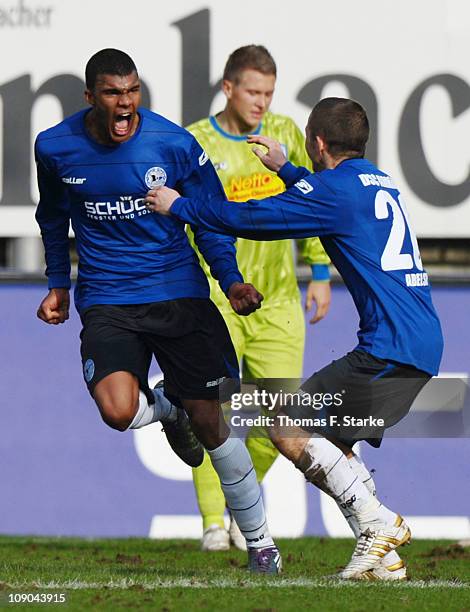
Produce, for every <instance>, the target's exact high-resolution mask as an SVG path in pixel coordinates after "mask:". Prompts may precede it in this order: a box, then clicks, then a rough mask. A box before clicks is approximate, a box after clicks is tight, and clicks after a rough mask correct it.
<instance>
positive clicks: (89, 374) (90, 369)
mask: <svg viewBox="0 0 470 612" xmlns="http://www.w3.org/2000/svg"><path fill="white" fill-rule="evenodd" d="M94 375H95V362H94V361H93V359H87V360H86V361H85V363H84V364H83V376H84V377H85V380H86V381H87V383H89V382H90V381H91V379H92V378H93V376H94Z"/></svg>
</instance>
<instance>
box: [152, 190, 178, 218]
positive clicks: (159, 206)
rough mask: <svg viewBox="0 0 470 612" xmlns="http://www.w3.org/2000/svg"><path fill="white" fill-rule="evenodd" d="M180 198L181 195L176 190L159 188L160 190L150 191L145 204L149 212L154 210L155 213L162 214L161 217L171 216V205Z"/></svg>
mask: <svg viewBox="0 0 470 612" xmlns="http://www.w3.org/2000/svg"><path fill="white" fill-rule="evenodd" d="M179 197H180V194H179V193H178V192H177V191H175V190H174V189H170V188H169V187H159V188H158V189H151V190H150V191H148V192H147V195H146V196H145V199H144V202H145V205H146V207H147V208H148V209H149V210H153V212H157V213H160V214H161V215H169V214H171V213H170V208H171V205H172V204H173V202H174V201H175V200H177V199H178V198H179Z"/></svg>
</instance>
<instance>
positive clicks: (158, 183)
mask: <svg viewBox="0 0 470 612" xmlns="http://www.w3.org/2000/svg"><path fill="white" fill-rule="evenodd" d="M166 178H167V177H166V172H165V170H163V168H160V167H159V166H154V167H153V168H149V169H148V170H147V172H146V174H145V184H146V185H147V187H149V188H150V189H155V188H156V187H163V185H164V184H165V183H166Z"/></svg>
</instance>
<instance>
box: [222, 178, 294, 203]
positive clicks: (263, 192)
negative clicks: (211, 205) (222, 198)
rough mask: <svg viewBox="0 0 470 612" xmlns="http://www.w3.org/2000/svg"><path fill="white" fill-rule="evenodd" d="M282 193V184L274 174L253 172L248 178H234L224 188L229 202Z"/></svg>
mask: <svg viewBox="0 0 470 612" xmlns="http://www.w3.org/2000/svg"><path fill="white" fill-rule="evenodd" d="M283 191H284V183H283V182H282V181H281V179H280V178H279V177H277V176H276V175H275V174H268V173H264V172H255V173H254V174H250V175H248V176H246V175H245V176H234V177H232V178H231V180H230V182H229V183H228V185H227V187H226V194H227V197H228V199H229V200H233V201H234V202H245V201H246V200H250V199H251V198H267V197H269V196H273V195H277V194H278V193H281V192H283Z"/></svg>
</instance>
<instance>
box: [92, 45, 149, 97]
mask: <svg viewBox="0 0 470 612" xmlns="http://www.w3.org/2000/svg"><path fill="white" fill-rule="evenodd" d="M132 72H135V73H136V74H137V68H136V66H135V64H134V61H133V59H132V58H131V57H130V56H129V55H127V53H124V51H120V50H119V49H101V51H98V52H97V53H95V54H94V55H93V56H92V57H90V59H89V60H88V63H87V65H86V68H85V82H86V86H87V89H88V90H90V91H91V90H92V89H93V88H94V86H95V84H96V79H97V78H98V75H100V74H112V75H118V76H127V75H128V74H132Z"/></svg>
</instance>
